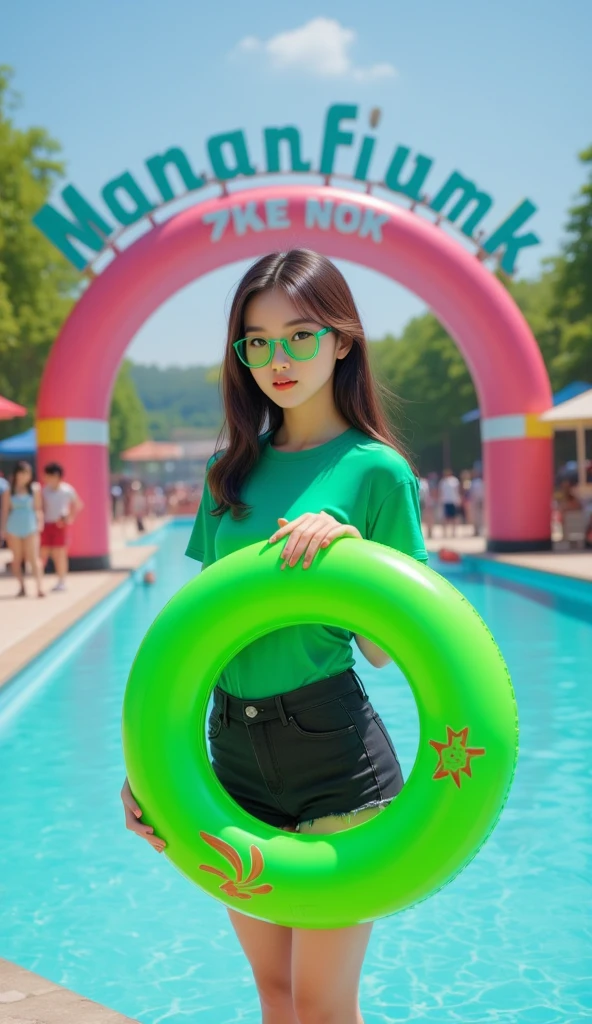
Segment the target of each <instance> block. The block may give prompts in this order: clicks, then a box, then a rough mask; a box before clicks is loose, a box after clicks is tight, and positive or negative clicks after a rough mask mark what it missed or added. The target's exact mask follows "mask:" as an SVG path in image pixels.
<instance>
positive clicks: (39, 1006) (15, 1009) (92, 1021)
mask: <svg viewBox="0 0 592 1024" xmlns="http://www.w3.org/2000/svg"><path fill="white" fill-rule="evenodd" d="M0 1021H2V1024H126V1022H127V1024H137V1022H134V1021H133V1020H132V1018H131V1017H123V1016H122V1015H121V1014H120V1013H116V1011H115V1010H108V1009H107V1007H106V1006H101V1004H100V1003H92V1002H91V1001H90V999H85V998H84V997H83V996H79V995H77V993H76V992H71V991H70V990H69V989H67V988H62V986H61V985H54V983H53V982H52V981H46V979H45V978H42V977H40V975H39V974H33V973H32V972H31V971H26V970H25V969H24V967H18V966H17V965H16V964H13V963H10V961H8V960H1V959H0Z"/></svg>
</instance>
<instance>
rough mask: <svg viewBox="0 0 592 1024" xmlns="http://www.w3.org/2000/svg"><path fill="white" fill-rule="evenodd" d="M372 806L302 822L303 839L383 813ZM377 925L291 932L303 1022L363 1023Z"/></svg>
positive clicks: (295, 985) (297, 999) (294, 977)
mask: <svg viewBox="0 0 592 1024" xmlns="http://www.w3.org/2000/svg"><path fill="white" fill-rule="evenodd" d="M381 810H384V808H382V807H369V808H367V809H366V810H364V811H359V812H358V813H357V814H352V815H351V816H349V817H347V818H342V817H338V816H331V817H326V818H317V820H316V821H313V822H312V823H311V824H301V825H300V832H301V833H302V834H303V835H330V834H331V833H333V832H343V831H344V830H345V829H349V828H354V827H355V826H356V825H361V824H362V823H363V822H364V821H368V820H369V819H370V818H374V817H375V816H376V815H377V814H380V812H381ZM371 932H372V923H370V924H357V925H352V927H350V928H331V929H315V930H314V931H312V930H310V931H309V930H308V929H304V928H294V929H293V930H292V993H293V995H292V998H293V1001H294V1008H295V1010H296V1019H297V1020H298V1024H321V1022H322V1024H364V1018H363V1017H362V1014H361V1011H360V1007H359V1003H358V989H359V985H360V975H361V973H362V965H363V963H364V957H365V955H366V949H367V947H368V942H369V939H370V934H371Z"/></svg>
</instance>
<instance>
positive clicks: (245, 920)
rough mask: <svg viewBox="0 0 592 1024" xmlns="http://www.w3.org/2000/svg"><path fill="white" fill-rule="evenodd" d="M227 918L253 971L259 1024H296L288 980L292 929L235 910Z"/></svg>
mask: <svg viewBox="0 0 592 1024" xmlns="http://www.w3.org/2000/svg"><path fill="white" fill-rule="evenodd" d="M228 916H229V917H230V920H231V922H232V926H233V928H234V930H235V932H236V934H237V937H238V941H239V942H240V944H241V946H242V947H243V950H244V953H245V955H246V957H247V960H248V961H249V963H250V965H251V969H252V971H253V977H254V978H255V984H256V986H257V991H258V993H259V999H260V1001H261V1012H262V1017H261V1022H262V1024H298V1018H297V1017H296V1015H295V1013H294V1007H293V1004H292V984H291V977H290V969H291V968H290V964H291V957H292V929H291V928H283V927H282V926H281V925H279V924H268V922H267V921H257V920H256V919H255V918H254V917H245V915H244V914H239V913H238V911H236V910H230V909H229V910H228Z"/></svg>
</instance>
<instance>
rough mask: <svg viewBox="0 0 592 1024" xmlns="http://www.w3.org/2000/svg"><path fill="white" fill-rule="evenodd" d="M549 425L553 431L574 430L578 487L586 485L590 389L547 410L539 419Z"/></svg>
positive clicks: (591, 403) (591, 426)
mask: <svg viewBox="0 0 592 1024" xmlns="http://www.w3.org/2000/svg"><path fill="white" fill-rule="evenodd" d="M539 418H540V419H541V420H542V421H543V423H549V424H550V425H551V427H552V428H553V430H575V432H576V453H577V455H576V457H577V461H578V485H579V486H580V487H584V486H585V484H586V430H592V388H590V390H589V391H584V393H583V394H581V395H577V396H576V397H575V398H570V399H569V401H568V402H561V404H560V405H556V406H554V407H553V408H552V409H548V410H547V412H544V413H543V414H542V415H541V416H540V417H539Z"/></svg>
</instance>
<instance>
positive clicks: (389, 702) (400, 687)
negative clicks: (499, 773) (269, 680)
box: [204, 621, 420, 840]
mask: <svg viewBox="0 0 592 1024" xmlns="http://www.w3.org/2000/svg"><path fill="white" fill-rule="evenodd" d="M301 624H302V625H304V624H306V625H310V622H308V623H297V622H296V621H293V622H292V625H301ZM315 624H316V625H322V626H328V627H329V628H339V629H345V630H348V631H349V632H352V630H351V624H350V623H349V622H347V621H339V622H338V621H332V622H330V623H328V622H326V621H322V622H318V623H315ZM282 628H283V627H280V628H279V629H277V628H274V629H269V630H265V632H260V633H259V635H258V636H257V637H255V638H254V639H251V640H250V641H249V642H248V643H247V644H245V645H244V646H243V647H241V648H240V650H241V651H243V650H246V649H248V648H249V647H251V646H252V645H253V644H254V643H256V642H257V640H259V639H260V637H262V636H266V635H269V634H270V633H277V632H280V631H281V629H282ZM358 635H360V636H362V635H363V634H358ZM364 639H368V640H369V639H370V638H369V637H364ZM371 642H372V643H375V644H376V646H378V647H380V648H381V649H382V650H384V651H385V652H386V653H388V654H389V655H390V657H391V661H390V662H389V663H388V664H387V665H386V666H383V667H381V668H377V667H375V666H373V665H372V664H371V663H370V662H369V661H368V660H367V659H366V658H365V656H364V655H363V653H362V651H361V650H360V649H359V648H358V646H357V644H356V641H355V640H354V639H353V638H352V648H353V650H354V659H355V664H354V666H353V669H354V671H355V672H356V674H357V675H358V676H359V677H360V678H361V679H362V683H363V686H364V689H365V690H366V691H367V693H368V700H369V701H370V703H371V704H372V707H373V711H374V713H375V714H376V715H378V718H379V720H380V726H382V727H384V729H385V730H386V732H387V734H388V737H389V738H390V741H391V742H392V744H393V746H394V749H395V752H396V756H397V758H398V760H399V763H400V766H401V771H402V774H403V787H404V786H405V785H406V784H407V781H408V779H409V777H410V775H411V773H412V771H413V768H414V766H415V763H416V760H417V755H418V751H419V732H420V727H419V707H418V704H417V701H416V699H415V696H414V692H413V685H412V683H411V682H410V680H409V679H408V678H407V676H406V675H405V673H404V672H403V669H402V668H401V667H400V665H399V664H398V663H397V660H396V658H395V657H394V655H393V654H392V653H391V652H390V651H387V648H386V646H385V645H384V643H382V644H379V643H377V641H376V640H372V641H371ZM235 657H236V652H235V653H234V654H233V655H232V656H231V657H230V658H229V659H228V660H227V662H226V664H225V665H224V666H223V667H222V668H221V669H220V671H219V672H218V673H217V675H216V678H215V679H214V681H213V683H212V684H211V691H210V694H209V697H208V704H207V708H206V717H205V723H204V730H205V740H206V747H207V750H208V760H209V762H210V765H209V767H210V772H211V775H212V777H213V781H214V783H215V784H217V785H219V786H220V788H221V789H222V790H223V792H224V794H225V795H226V796H227V797H229V798H230V799H231V800H232V802H233V804H234V805H235V806H236V807H237V808H240V804H238V803H237V802H236V800H234V798H233V797H232V796H231V794H229V793H228V792H227V791H226V790H225V789H224V787H223V786H222V785H221V783H220V782H219V780H218V779H217V777H216V774H215V772H214V769H213V767H212V756H211V741H210V739H209V736H208V730H209V723H210V716H211V715H212V712H213V709H214V688H215V686H216V685H217V683H218V680H219V678H220V676H221V675H222V673H223V672H224V669H225V668H226V666H227V665H228V664H229V663H230V662H231V661H232V660H233V659H234V658H235ZM393 674H395V679H393ZM244 700H245V701H248V706H253V707H254V706H255V705H256V704H257V700H258V698H256V697H253V698H244ZM295 717H297V716H295ZM220 719H221V724H220V728H219V730H218V729H217V731H216V736H215V737H213V738H214V739H215V738H216V737H217V735H218V734H219V731H220V730H221V729H223V728H225V726H224V722H223V715H222V714H221V715H220ZM380 726H379V727H380ZM396 799H397V797H393V798H392V800H391V803H393V802H394V801H395V800H396ZM240 809H241V810H243V809H242V808H240ZM387 809H388V807H387V808H384V810H387ZM384 810H383V811H381V813H384ZM356 811H358V808H356V807H352V808H350V810H349V811H348V812H346V811H339V812H336V814H335V815H331V816H332V817H334V816H338V817H341V816H343V817H344V818H345V819H346V820H347V818H348V815H349V814H351V815H352V818H351V823H349V824H348V825H347V828H348V829H350V828H363V827H364V826H366V825H369V824H370V821H371V819H369V820H361V821H358V822H355V812H356ZM244 813H249V812H248V811H244ZM250 816H251V817H254V816H253V815H250ZM322 816H323V817H329V815H327V814H323V815H322ZM319 817H320V816H319ZM254 820H255V821H256V822H257V823H258V824H260V823H261V820H262V819H259V818H256V817H255V818H254ZM265 824H267V823H265ZM267 827H269V828H273V829H275V830H276V831H277V832H281V833H282V834H284V835H285V829H283V828H281V827H277V828H276V826H274V825H269V826H267ZM294 835H296V836H299V835H300V833H294ZM310 838H311V839H314V840H321V839H322V838H323V835H322V834H316V835H311V837H310Z"/></svg>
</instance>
